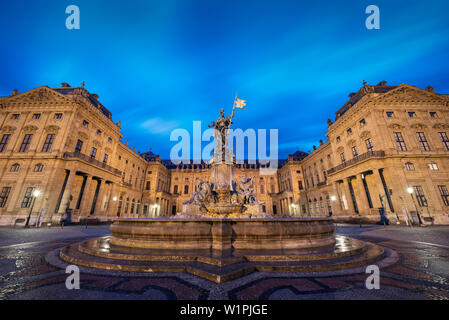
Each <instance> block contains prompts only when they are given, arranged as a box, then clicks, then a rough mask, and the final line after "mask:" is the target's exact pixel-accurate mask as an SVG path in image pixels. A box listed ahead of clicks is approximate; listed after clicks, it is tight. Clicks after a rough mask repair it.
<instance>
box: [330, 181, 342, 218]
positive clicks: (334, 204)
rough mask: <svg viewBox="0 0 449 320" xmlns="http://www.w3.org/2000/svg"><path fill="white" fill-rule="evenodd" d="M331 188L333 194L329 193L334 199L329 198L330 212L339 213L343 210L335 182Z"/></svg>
mask: <svg viewBox="0 0 449 320" xmlns="http://www.w3.org/2000/svg"><path fill="white" fill-rule="evenodd" d="M332 190H333V191H334V194H333V195H331V197H332V196H334V197H335V201H332V199H331V206H332V214H333V215H335V214H336V215H340V214H342V212H343V208H342V206H341V195H340V191H339V190H338V185H337V182H333V183H332Z"/></svg>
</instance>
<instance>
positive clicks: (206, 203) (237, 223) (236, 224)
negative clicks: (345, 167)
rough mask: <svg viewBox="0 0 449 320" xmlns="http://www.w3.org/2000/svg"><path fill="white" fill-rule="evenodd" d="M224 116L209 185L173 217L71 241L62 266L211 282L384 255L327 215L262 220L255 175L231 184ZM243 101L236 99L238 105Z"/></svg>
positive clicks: (121, 223) (125, 223) (199, 184)
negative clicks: (340, 231)
mask: <svg viewBox="0 0 449 320" xmlns="http://www.w3.org/2000/svg"><path fill="white" fill-rule="evenodd" d="M238 100H239V99H236V103H234V109H233V111H232V115H231V116H225V113H224V111H223V110H221V111H220V113H221V117H220V118H218V119H217V121H215V122H213V123H212V125H211V127H213V128H214V136H215V139H216V140H217V147H216V150H215V152H214V156H213V158H212V161H211V180H210V181H204V180H202V179H197V180H196V190H195V193H194V194H193V195H192V197H191V198H190V199H189V200H188V201H186V202H184V207H183V210H182V212H180V213H179V214H177V215H176V216H174V217H172V218H139V219H130V218H119V219H117V220H115V221H114V223H113V225H112V226H111V236H109V237H102V238H97V239H90V240H86V241H83V242H80V243H74V244H72V245H70V246H68V247H65V248H63V249H62V250H61V251H60V253H59V256H60V257H61V259H62V260H64V261H66V262H67V263H69V264H76V265H81V266H86V267H92V268H97V269H107V270H117V271H131V272H189V273H192V274H194V275H197V276H200V277H203V278H206V279H208V280H211V281H214V282H218V283H220V282H224V281H228V280H231V279H235V278H238V277H240V276H243V275H245V274H247V273H249V272H253V271H262V272H312V271H313V272H320V271H330V270H340V269H345V268H351V267H358V266H365V265H368V264H372V263H374V262H376V261H379V260H381V259H383V257H384V255H385V252H384V250H383V249H382V248H381V247H379V246H377V245H375V244H370V243H366V242H362V241H359V240H355V239H351V238H347V237H343V236H335V235H334V230H335V227H334V223H333V219H332V218H331V217H318V218H311V217H279V216H269V215H267V214H265V213H264V212H263V211H264V210H262V206H263V203H261V202H260V201H259V200H258V199H257V198H256V196H255V192H254V183H255V181H254V179H255V177H245V176H243V177H240V178H239V179H237V181H235V180H234V169H235V167H236V164H235V162H234V155H233V152H232V150H231V149H230V148H229V147H228V136H229V129H230V127H231V124H232V120H233V117H234V114H235V107H236V106H237V107H239V104H238V103H237V102H238ZM241 101H243V100H240V102H241Z"/></svg>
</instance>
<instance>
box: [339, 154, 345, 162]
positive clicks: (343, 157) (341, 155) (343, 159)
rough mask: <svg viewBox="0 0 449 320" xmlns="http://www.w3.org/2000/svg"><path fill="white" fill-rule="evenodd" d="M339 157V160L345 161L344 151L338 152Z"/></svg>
mask: <svg viewBox="0 0 449 320" xmlns="http://www.w3.org/2000/svg"><path fill="white" fill-rule="evenodd" d="M340 159H341V162H342V163H345V162H346V158H345V153H344V152H342V153H341V154H340Z"/></svg>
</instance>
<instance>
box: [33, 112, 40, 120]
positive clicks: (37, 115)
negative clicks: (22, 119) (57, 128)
mask: <svg viewBox="0 0 449 320" xmlns="http://www.w3.org/2000/svg"><path fill="white" fill-rule="evenodd" d="M40 118H41V114H40V113H35V114H33V119H35V120H39V119H40Z"/></svg>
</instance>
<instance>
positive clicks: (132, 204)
mask: <svg viewBox="0 0 449 320" xmlns="http://www.w3.org/2000/svg"><path fill="white" fill-rule="evenodd" d="M135 205H136V201H135V200H134V199H133V201H132V203H131V214H133V213H134V206H135Z"/></svg>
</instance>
